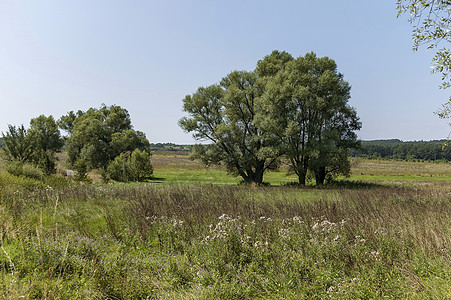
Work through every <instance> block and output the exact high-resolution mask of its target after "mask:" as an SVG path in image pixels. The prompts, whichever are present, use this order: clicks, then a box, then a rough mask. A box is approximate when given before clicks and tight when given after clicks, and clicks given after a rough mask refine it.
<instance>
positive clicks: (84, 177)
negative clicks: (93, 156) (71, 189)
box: [74, 158, 90, 182]
mask: <svg viewBox="0 0 451 300" xmlns="http://www.w3.org/2000/svg"><path fill="white" fill-rule="evenodd" d="M74 168H75V172H76V173H75V180H77V181H85V182H89V181H90V178H89V177H88V164H87V163H86V161H85V160H84V159H82V158H79V159H77V161H76V162H75V163H74Z"/></svg>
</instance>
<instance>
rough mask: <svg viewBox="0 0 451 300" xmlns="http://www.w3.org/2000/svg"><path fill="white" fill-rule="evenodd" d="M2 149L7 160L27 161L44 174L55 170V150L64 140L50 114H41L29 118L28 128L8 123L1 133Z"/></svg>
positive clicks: (59, 147)
mask: <svg viewBox="0 0 451 300" xmlns="http://www.w3.org/2000/svg"><path fill="white" fill-rule="evenodd" d="M3 139H4V143H5V147H4V151H5V153H6V157H7V159H8V160H9V161H12V160H15V161H20V162H29V163H33V164H35V165H37V166H39V167H40V168H41V169H42V171H43V172H44V173H45V174H52V173H54V172H55V166H56V158H55V152H57V151H59V150H61V148H62V147H63V145H64V141H63V140H62V138H61V135H60V132H59V129H58V125H57V123H56V121H55V119H54V118H53V117H52V116H49V117H46V116H44V115H41V116H39V117H37V118H34V119H31V121H30V128H29V129H28V130H26V129H25V127H24V126H23V125H21V126H18V127H16V126H12V125H8V131H7V132H6V134H5V133H3Z"/></svg>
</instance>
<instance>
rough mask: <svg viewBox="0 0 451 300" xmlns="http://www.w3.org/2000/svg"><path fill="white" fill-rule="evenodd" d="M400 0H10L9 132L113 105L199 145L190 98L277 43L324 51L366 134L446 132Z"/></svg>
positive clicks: (5, 109) (151, 135) (426, 54)
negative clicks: (187, 125) (186, 101)
mask: <svg viewBox="0 0 451 300" xmlns="http://www.w3.org/2000/svg"><path fill="white" fill-rule="evenodd" d="M395 2H396V1H395V0H384V1H374V0H372V1H369V0H348V1H337V0H323V1H305V0H298V1H286V0H279V1H265V0H259V1H257V0H255V1H254V0H253V1H246V0H241V1H235V0H229V1H212V0H209V1H207V0H205V1H200V0H199V1H196V0H193V1H188V0H185V1H181V0H180V1H171V0H166V1H150V0H149V1H132V0H130V1H113V0H108V1H106V0H77V1H57V0H55V1H48V0H41V1H24V0H15V1H1V2H0V131H6V129H7V124H13V125H20V124H25V125H28V123H29V120H30V119H31V118H33V117H36V116H39V115H41V114H44V115H53V116H54V117H55V118H59V117H60V116H61V115H63V114H66V113H67V112H68V111H70V110H78V109H81V110H86V109H88V108H89V107H99V106H100V105H101V104H102V103H105V104H107V105H111V104H116V105H120V106H122V107H124V108H126V109H127V110H128V111H129V113H130V115H131V118H132V123H133V125H134V127H135V129H137V130H141V131H143V132H145V133H146V135H147V137H148V139H149V140H150V142H154V143H156V142H174V143H194V140H193V138H192V137H191V135H190V134H186V133H184V132H183V131H182V130H181V129H180V128H179V127H178V125H177V121H178V120H179V119H180V118H181V117H182V116H184V113H183V111H182V99H183V98H184V96H185V95H187V94H192V93H193V92H195V90H196V89H197V88H198V87H199V86H206V85H210V84H214V83H217V82H218V81H219V80H220V79H221V78H222V77H223V76H225V75H226V74H227V73H229V72H231V71H233V70H253V69H254V68H255V65H256V63H257V61H258V60H259V59H262V58H263V57H264V56H265V55H268V54H269V53H271V51H272V50H276V49H277V50H284V51H287V52H289V53H291V54H292V55H293V56H296V57H297V56H300V55H305V53H307V52H310V51H314V52H316V53H317V55H318V56H328V57H330V58H332V59H334V60H335V61H336V62H337V64H338V69H339V71H340V72H341V73H343V74H344V77H345V80H347V81H348V82H349V83H350V84H351V86H352V90H351V96H352V98H351V99H350V104H351V105H352V106H354V107H355V108H356V109H357V113H358V115H359V117H360V119H361V122H362V125H363V127H362V129H361V130H360V132H359V137H360V138H361V139H365V140H368V139H389V138H399V139H402V140H430V139H441V138H446V137H447V136H448V133H449V131H450V127H448V126H447V121H446V120H440V119H439V118H438V117H437V116H435V115H434V114H433V112H434V111H436V110H437V109H439V108H440V106H441V104H442V103H444V102H445V101H446V99H448V97H449V90H440V89H439V88H438V87H439V85H440V76H439V75H431V73H430V64H431V58H432V56H433V52H432V51H427V50H426V49H421V50H420V51H418V52H413V51H412V43H411V29H412V28H411V26H410V24H409V23H408V22H407V16H405V17H401V18H399V19H397V18H396V14H397V12H396V5H395Z"/></svg>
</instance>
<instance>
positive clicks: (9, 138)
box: [2, 125, 33, 162]
mask: <svg viewBox="0 0 451 300" xmlns="http://www.w3.org/2000/svg"><path fill="white" fill-rule="evenodd" d="M2 135H3V142H4V147H3V148H2V149H3V150H4V152H5V155H6V158H7V160H10V161H11V160H17V161H21V162H25V161H29V160H31V157H32V154H33V148H32V144H31V141H30V138H29V137H27V130H26V129H25V127H24V126H23V125H21V126H18V127H16V126H12V125H8V131H7V132H6V134H5V133H2Z"/></svg>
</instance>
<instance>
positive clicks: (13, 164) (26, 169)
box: [6, 160, 44, 179]
mask: <svg viewBox="0 0 451 300" xmlns="http://www.w3.org/2000/svg"><path fill="white" fill-rule="evenodd" d="M6 171H7V172H8V173H9V174H11V175H14V176H23V177H28V178H33V179H41V178H42V177H43V175H44V174H43V173H42V171H41V170H40V169H39V168H38V167H36V166H34V165H32V164H29V163H24V162H21V161H17V160H13V161H10V162H8V163H7V165H6Z"/></svg>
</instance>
